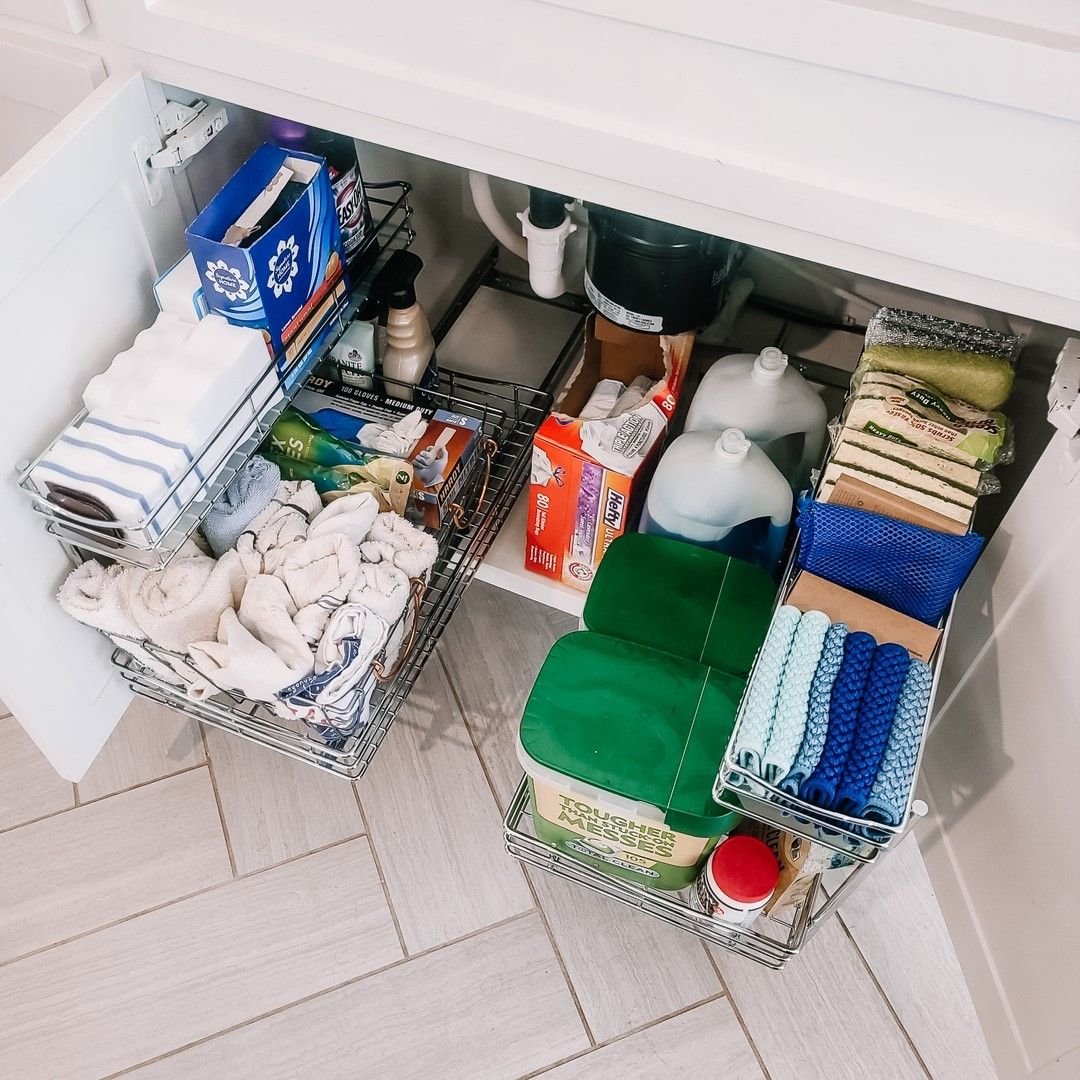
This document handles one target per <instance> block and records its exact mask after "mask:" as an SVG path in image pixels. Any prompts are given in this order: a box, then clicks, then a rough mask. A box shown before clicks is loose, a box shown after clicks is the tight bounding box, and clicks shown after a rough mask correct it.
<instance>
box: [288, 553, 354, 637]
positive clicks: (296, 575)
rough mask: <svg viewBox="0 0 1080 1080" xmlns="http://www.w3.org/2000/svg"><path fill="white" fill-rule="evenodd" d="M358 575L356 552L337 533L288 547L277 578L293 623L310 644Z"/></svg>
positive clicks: (320, 632) (339, 604)
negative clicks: (289, 600) (292, 608)
mask: <svg viewBox="0 0 1080 1080" xmlns="http://www.w3.org/2000/svg"><path fill="white" fill-rule="evenodd" d="M359 572H360V552H359V550H358V548H357V546H356V545H355V544H354V543H353V542H352V541H351V540H349V539H348V538H347V537H345V536H342V535H341V533H324V534H323V535H322V536H315V537H312V538H311V539H309V540H305V541H303V543H300V544H292V545H290V546H289V548H288V551H287V552H286V554H285V559H284V561H283V562H282V564H281V569H280V570H279V571H278V574H277V576H278V577H280V578H281V580H282V581H284V582H285V586H286V588H288V590H289V595H290V596H291V597H292V599H293V603H294V604H296V608H297V611H296V618H295V620H294V621H295V623H296V626H297V629H299V631H300V633H301V634H303V635H304V637H305V639H306V640H308V641H310V642H316V641H318V640H319V638H320V637H322V633H323V630H324V629H325V627H326V623H327V620H328V619H329V618H330V615H331V614H332V613H333V612H334V611H336V610H337V609H338V608H339V607H341V605H342V604H344V603H345V601H346V600H347V599H348V597H349V593H350V591H351V590H352V587H353V586H354V585H355V584H356V577H357V574H359Z"/></svg>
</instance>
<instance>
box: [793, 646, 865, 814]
mask: <svg viewBox="0 0 1080 1080" xmlns="http://www.w3.org/2000/svg"><path fill="white" fill-rule="evenodd" d="M876 649H877V642H876V641H875V640H874V639H873V638H872V637H871V636H870V635H869V634H866V633H864V632H863V631H862V630H856V631H855V632H854V633H852V634H848V636H847V640H846V641H845V642H844V659H843V660H842V661H841V663H840V670H839V672H837V675H836V681H835V682H834V683H833V688H832V694H831V695H830V696H829V727H828V730H827V731H826V733H825V745H824V746H823V747H822V750H821V759H820V760H819V761H818V763H817V768H815V769H814V771H813V772H812V773H811V774H810V775H809V776H808V777H807V778H806V779H805V780H804V781H803V782H802V784H801V785H800V786H799V796H800V797H801V798H803V799H805V800H806V801H807V802H808V803H813V805H814V806H820V807H822V808H823V809H825V810H831V809H832V805H833V798H834V797H835V795H836V785H837V784H839V783H840V777H841V776H843V773H844V766H845V765H846V764H847V759H848V753H849V752H850V750H851V743H852V741H853V740H854V738H855V725H856V723H857V722H858V717H859V703H860V702H861V701H862V696H863V690H864V688H865V687H866V677H867V675H868V674H869V673H870V663H871V661H872V660H873V658H874V651H875V650H876Z"/></svg>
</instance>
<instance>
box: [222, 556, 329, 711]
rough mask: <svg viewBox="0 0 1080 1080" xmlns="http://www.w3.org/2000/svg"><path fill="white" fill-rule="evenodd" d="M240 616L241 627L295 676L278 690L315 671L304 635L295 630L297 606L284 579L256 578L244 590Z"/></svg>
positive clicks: (262, 576) (263, 575)
mask: <svg viewBox="0 0 1080 1080" xmlns="http://www.w3.org/2000/svg"><path fill="white" fill-rule="evenodd" d="M237 616H238V618H239V619H240V625H241V626H243V627H244V629H245V630H249V631H251V633H252V634H253V635H254V636H255V637H256V638H257V639H258V640H259V641H261V642H262V643H263V644H264V645H265V646H267V648H270V649H272V650H273V651H274V652H275V653H276V654H277V656H278V658H279V659H280V660H281V661H282V662H283V663H284V664H285V666H286V667H288V669H289V671H290V673H291V674H292V677H291V678H290V679H289V680H288V682H283V683H282V684H281V686H278V687H277V688H276V690H280V689H281V688H282V687H284V686H288V685H289V683H290V682H296V680H297V679H302V678H303V677H304V676H305V675H310V674H311V672H312V671H313V670H314V665H315V657H314V655H313V654H312V652H311V646H310V645H308V643H307V641H305V640H304V635H303V634H301V633H300V631H299V630H298V629H297V628H296V623H295V622H294V621H293V620H294V619H295V618H296V605H295V604H294V603H293V599H292V597H291V596H290V595H289V590H288V589H287V588H285V582H283V581H282V580H281V578H276V577H272V576H271V575H269V574H260V575H259V576H258V577H253V578H252V579H251V580H250V581H249V582H248V583H247V585H246V586H245V587H244V598H243V599H242V600H241V601H240V610H239V611H238V612H237ZM275 692H276V691H275Z"/></svg>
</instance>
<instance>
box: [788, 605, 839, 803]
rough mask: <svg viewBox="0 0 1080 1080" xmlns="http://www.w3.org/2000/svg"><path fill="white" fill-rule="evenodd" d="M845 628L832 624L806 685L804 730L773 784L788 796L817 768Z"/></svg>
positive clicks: (795, 791)
mask: <svg viewBox="0 0 1080 1080" xmlns="http://www.w3.org/2000/svg"><path fill="white" fill-rule="evenodd" d="M847 636H848V628H847V626H845V625H844V623H833V624H832V626H830V627H829V630H828V633H827V634H826V635H825V642H824V644H823V645H822V646H821V659H820V660H819V661H818V666H817V670H816V671H815V672H814V681H813V682H812V683H811V684H810V701H809V704H808V707H807V715H806V732H805V734H804V735H803V740H802V745H801V746H800V747H799V752H798V753H797V754H796V755H795V761H794V764H792V766H791V769H790V770H789V771H788V773H787V775H786V776H784V777H783V778H782V779H781V780H780V783H779V784H778V785H777V786H778V787H779V788H780V790H781V791H785V792H787V794H788V795H798V794H799V785H800V784H801V783H802V782H803V781H804V780H805V779H806V778H807V777H808V776H809V775H810V774H811V773H812V772H813V771H814V769H816V768H817V763H818V762H819V761H820V760H821V751H822V749H823V748H824V746H825V733H826V731H828V729H829V698H830V697H831V696H832V688H833V683H834V682H835V681H836V676H837V673H838V672H839V671H840V662H841V661H842V660H843V659H844V642H845V641H846V640H847Z"/></svg>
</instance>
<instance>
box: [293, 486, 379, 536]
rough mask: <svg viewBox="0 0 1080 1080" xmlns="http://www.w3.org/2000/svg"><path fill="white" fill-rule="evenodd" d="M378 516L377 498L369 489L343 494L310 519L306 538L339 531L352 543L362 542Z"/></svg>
mask: <svg viewBox="0 0 1080 1080" xmlns="http://www.w3.org/2000/svg"><path fill="white" fill-rule="evenodd" d="M378 516H379V500H378V499H376V498H375V496H374V495H372V494H371V492H370V491H361V492H360V493H359V494H356V495H343V496H342V497H341V498H340V499H335V500H334V501H333V502H332V503H329V504H328V505H327V506H325V507H324V508H323V509H322V510H320V511H319V512H318V513H317V514H316V515H315V516H314V517H313V518H312V519H311V524H310V525H309V526H308V533H307V534H308V539H313V538H314V537H316V536H322V535H323V534H324V533H335V532H336V533H341V535H342V536H346V537H348V538H349V539H350V540H351V541H352V542H353V543H354V544H357V545H359V544H362V543H363V542H364V541H365V540H366V539H367V537H368V533H369V532H371V526H372V525H373V524H374V523H375V519H376V518H377V517H378Z"/></svg>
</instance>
